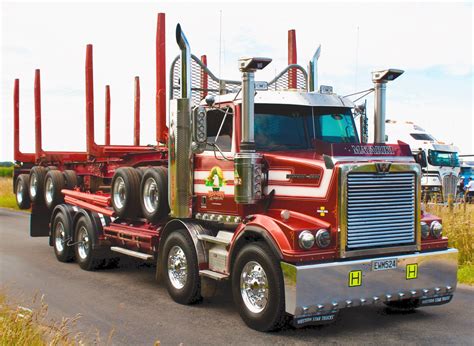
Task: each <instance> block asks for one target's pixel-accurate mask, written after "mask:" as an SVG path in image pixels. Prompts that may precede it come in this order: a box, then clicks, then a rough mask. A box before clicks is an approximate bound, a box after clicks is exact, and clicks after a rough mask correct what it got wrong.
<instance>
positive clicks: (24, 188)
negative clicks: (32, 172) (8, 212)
mask: <svg viewBox="0 0 474 346" xmlns="http://www.w3.org/2000/svg"><path fill="white" fill-rule="evenodd" d="M29 185H30V176H29V175H28V174H20V175H19V176H18V177H17V178H16V181H15V198H16V204H17V205H18V208H20V209H29V208H30V207H31V201H30V193H29V192H28V188H29Z"/></svg>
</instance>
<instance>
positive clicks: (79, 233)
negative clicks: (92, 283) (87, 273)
mask: <svg viewBox="0 0 474 346" xmlns="http://www.w3.org/2000/svg"><path fill="white" fill-rule="evenodd" d="M94 237H95V234H94V226H93V225H92V222H91V220H90V219H89V218H87V217H86V216H81V217H80V218H79V219H78V220H77V222H76V227H75V229H74V243H75V245H74V254H75V257H76V261H77V263H78V264H79V266H80V267H81V268H82V269H84V270H94V269H96V268H98V267H100V266H101V265H102V264H103V263H104V258H103V257H104V256H103V255H102V254H101V251H99V250H97V249H94Z"/></svg>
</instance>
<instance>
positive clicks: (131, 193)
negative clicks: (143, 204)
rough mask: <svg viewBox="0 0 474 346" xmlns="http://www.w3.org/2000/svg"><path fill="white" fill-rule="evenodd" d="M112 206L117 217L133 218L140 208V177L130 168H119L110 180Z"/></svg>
mask: <svg viewBox="0 0 474 346" xmlns="http://www.w3.org/2000/svg"><path fill="white" fill-rule="evenodd" d="M112 206H113V207H114V210H115V212H116V213H117V215H118V216H119V217H129V218H133V217H135V216H136V215H137V214H138V211H139V206H140V175H139V174H138V172H137V171H136V170H135V169H134V168H132V167H121V168H119V169H117V170H116V171H115V174H114V177H113V179H112Z"/></svg>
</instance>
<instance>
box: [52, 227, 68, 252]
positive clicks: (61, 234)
mask: <svg viewBox="0 0 474 346" xmlns="http://www.w3.org/2000/svg"><path fill="white" fill-rule="evenodd" d="M54 234H55V238H54V245H55V247H56V250H57V251H58V252H63V251H64V244H65V243H66V231H65V230H64V225H63V223H62V222H58V223H57V224H56V228H55V229H54Z"/></svg>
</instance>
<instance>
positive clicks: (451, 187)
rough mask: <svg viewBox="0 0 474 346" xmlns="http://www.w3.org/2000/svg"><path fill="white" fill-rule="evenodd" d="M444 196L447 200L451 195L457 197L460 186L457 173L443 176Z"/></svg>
mask: <svg viewBox="0 0 474 346" xmlns="http://www.w3.org/2000/svg"><path fill="white" fill-rule="evenodd" d="M442 184H443V198H444V200H445V201H447V200H448V196H449V195H453V197H456V190H457V186H458V178H457V177H456V176H455V175H452V174H450V175H446V176H444V177H443V182H442Z"/></svg>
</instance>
